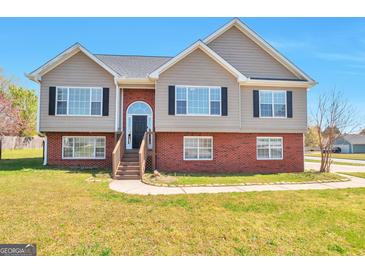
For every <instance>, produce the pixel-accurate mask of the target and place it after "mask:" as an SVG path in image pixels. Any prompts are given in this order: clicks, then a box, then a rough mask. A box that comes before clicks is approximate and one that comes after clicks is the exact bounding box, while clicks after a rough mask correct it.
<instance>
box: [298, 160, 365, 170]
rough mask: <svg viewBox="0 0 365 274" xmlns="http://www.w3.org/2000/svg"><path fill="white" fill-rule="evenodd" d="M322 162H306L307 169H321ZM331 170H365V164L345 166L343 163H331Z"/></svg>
mask: <svg viewBox="0 0 365 274" xmlns="http://www.w3.org/2000/svg"><path fill="white" fill-rule="evenodd" d="M341 162H342V160H341ZM320 166H321V164H320V163H310V162H305V163H304V167H305V169H314V170H319V168H320ZM331 172H365V166H343V165H333V164H332V165H331Z"/></svg>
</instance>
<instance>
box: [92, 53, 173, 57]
mask: <svg viewBox="0 0 365 274" xmlns="http://www.w3.org/2000/svg"><path fill="white" fill-rule="evenodd" d="M94 55H99V56H100V55H104V56H125V57H156V58H174V56H160V55H142V54H110V53H94Z"/></svg>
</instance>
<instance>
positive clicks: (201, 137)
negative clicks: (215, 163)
mask: <svg viewBox="0 0 365 274" xmlns="http://www.w3.org/2000/svg"><path fill="white" fill-rule="evenodd" d="M185 139H210V140H211V144H212V147H211V150H212V155H211V157H210V158H209V159H199V146H198V158H197V159H187V158H186V157H185ZM213 155H214V144H213V136H184V140H183V159H184V161H212V160H213V158H214V156H213Z"/></svg>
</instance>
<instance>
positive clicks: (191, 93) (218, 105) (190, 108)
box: [175, 86, 222, 116]
mask: <svg viewBox="0 0 365 274" xmlns="http://www.w3.org/2000/svg"><path fill="white" fill-rule="evenodd" d="M175 98H176V99H175V100H176V102H175V108H176V109H175V113H176V114H177V115H196V116H199V115H202V116H204V115H213V116H219V115H221V109H222V102H221V88H220V87H191V86H176V90H175Z"/></svg>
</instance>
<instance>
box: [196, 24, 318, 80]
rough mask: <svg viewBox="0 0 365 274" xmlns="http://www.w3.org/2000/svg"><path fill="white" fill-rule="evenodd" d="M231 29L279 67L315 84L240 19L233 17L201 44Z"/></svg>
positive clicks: (207, 42)
mask: <svg viewBox="0 0 365 274" xmlns="http://www.w3.org/2000/svg"><path fill="white" fill-rule="evenodd" d="M232 27H236V28H237V29H238V30H239V31H241V32H242V33H243V34H244V35H246V36H247V37H248V38H249V39H251V40H252V41H253V42H254V43H256V44H257V45H258V46H259V47H260V48H262V49H263V50H264V51H266V52H267V53H268V54H269V55H270V56H271V57H273V58H274V59H276V60H277V61H278V62H279V63H280V64H281V65H283V66H284V67H286V68H287V69H288V70H289V71H291V72H292V73H293V74H294V75H296V76H297V77H298V78H300V79H304V80H306V81H307V82H308V83H310V84H313V85H314V84H315V83H316V82H315V81H314V80H313V79H312V78H311V77H310V76H308V75H307V74H306V73H304V72H303V71H302V70H301V69H300V68H298V67H297V66H296V65H294V64H293V63H292V62H291V61H290V60H289V59H287V58H286V57H285V56H284V55H283V54H282V53H280V52H279V51H278V50H276V49H275V48H274V47H273V46H271V45H270V44H269V43H268V42H267V41H265V39H263V38H262V37H261V36H259V35H258V34H257V33H256V32H255V31H253V30H252V29H250V28H249V27H248V26H247V25H246V24H245V23H243V22H242V21H241V19H239V18H237V17H235V18H233V19H232V20H230V21H229V22H228V23H227V24H225V25H224V26H223V27H221V28H219V29H218V30H216V31H215V32H213V33H212V34H211V35H209V36H208V37H206V38H205V39H204V40H203V42H204V43H205V44H207V45H208V44H209V43H210V42H212V41H213V40H215V39H216V38H218V37H219V36H221V35H222V34H223V33H225V32H226V31H227V30H229V29H231V28H232Z"/></svg>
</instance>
